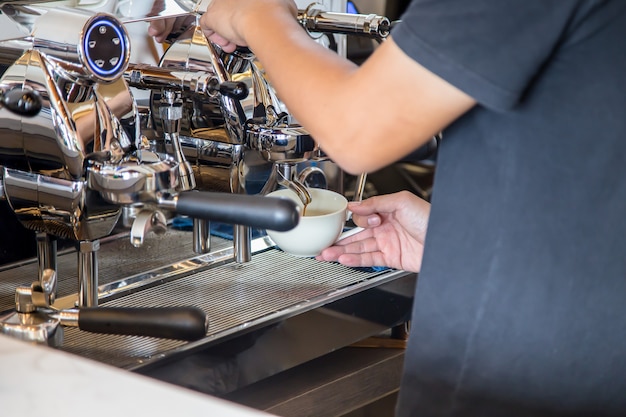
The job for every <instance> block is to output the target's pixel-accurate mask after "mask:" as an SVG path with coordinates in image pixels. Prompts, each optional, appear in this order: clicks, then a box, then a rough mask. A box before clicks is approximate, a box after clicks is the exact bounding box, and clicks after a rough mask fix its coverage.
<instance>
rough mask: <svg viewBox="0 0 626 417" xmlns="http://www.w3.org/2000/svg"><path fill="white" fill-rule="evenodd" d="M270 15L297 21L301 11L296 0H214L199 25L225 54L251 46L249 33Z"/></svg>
mask: <svg viewBox="0 0 626 417" xmlns="http://www.w3.org/2000/svg"><path fill="white" fill-rule="evenodd" d="M268 13H272V14H282V15H283V16H285V17H286V18H288V19H292V20H295V18H296V16H297V13H298V8H297V6H296V4H295V3H294V1H293V0H265V1H262V2H261V1H258V0H238V1H232V0H212V1H211V2H210V3H209V6H208V7H207V10H206V13H204V14H203V15H202V17H201V18H200V26H201V27H202V30H203V31H204V33H205V35H206V36H207V37H208V38H209V40H210V41H212V42H213V43H216V44H217V45H219V46H220V47H221V48H222V50H223V51H224V52H233V51H234V50H235V48H236V47H237V46H238V45H239V46H248V42H247V40H246V39H247V36H252V35H250V34H249V32H250V30H251V29H252V30H254V27H255V26H256V25H259V24H263V16H264V15H267V14H268ZM277 30H278V28H277Z"/></svg>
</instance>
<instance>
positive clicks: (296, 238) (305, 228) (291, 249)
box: [267, 188, 348, 257]
mask: <svg viewBox="0 0 626 417" xmlns="http://www.w3.org/2000/svg"><path fill="white" fill-rule="evenodd" d="M308 191H309V192H310V194H311V202H310V203H309V204H307V206H306V208H305V207H304V204H302V201H301V200H300V199H299V198H298V196H297V195H296V193H294V192H293V191H291V190H289V189H281V190H277V191H274V192H271V193H269V194H268V195H267V196H268V197H279V198H288V199H290V200H293V201H295V202H296V203H297V204H298V207H299V208H300V215H301V217H300V221H299V223H298V225H297V226H296V227H295V228H293V229H291V230H288V231H286V232H276V231H273V230H268V231H267V234H268V236H269V237H270V238H271V239H272V241H274V243H276V246H278V247H279V248H280V249H281V250H283V251H284V252H287V253H289V254H291V255H294V256H298V257H312V256H317V255H319V254H320V252H322V250H324V249H326V248H327V247H329V246H331V245H332V244H333V243H335V241H336V240H337V238H338V237H339V235H341V232H342V231H343V227H344V225H345V222H346V213H347V207H348V200H347V199H346V198H345V197H344V196H342V195H341V194H339V193H336V192H334V191H331V190H324V189H321V188H309V189H308Z"/></svg>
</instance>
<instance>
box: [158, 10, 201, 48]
mask: <svg viewBox="0 0 626 417" xmlns="http://www.w3.org/2000/svg"><path fill="white" fill-rule="evenodd" d="M194 19H195V18H194V17H193V16H180V17H172V18H164V19H158V20H151V21H150V26H149V27H148V35H150V36H152V37H153V38H154V40H155V41H157V42H164V41H165V40H166V39H167V37H168V36H169V34H170V33H172V32H178V31H181V29H183V28H188V27H189V25H190V24H192V23H193V21H194Z"/></svg>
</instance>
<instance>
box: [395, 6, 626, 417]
mask: <svg viewBox="0 0 626 417" xmlns="http://www.w3.org/2000/svg"><path fill="white" fill-rule="evenodd" d="M392 36H393V38H394V40H395V42H396V43H397V44H398V45H399V46H400V47H401V48H402V49H403V50H404V51H405V52H406V53H407V54H408V55H409V56H411V57H413V58H414V59H415V60H416V61H418V62H419V63H420V64H421V65H423V66H425V67H426V68H428V69H429V70H431V71H432V72H434V73H436V74H438V75H439V76H441V77H442V78H444V79H446V80H447V81H448V82H450V83H451V84H453V85H455V86H457V87H458V88H460V89H461V90H463V91H465V92H466V93H468V94H470V95H471V96H472V97H474V98H475V99H476V100H477V101H478V103H479V105H478V106H477V107H476V108H474V109H473V110H471V111H470V112H469V113H467V114H466V115H464V116H463V117H462V118H461V119H459V120H458V121H457V122H455V123H454V124H453V125H452V126H450V127H449V128H447V129H446V130H445V131H444V139H443V141H442V144H441V147H440V150H439V155H438V163H437V172H436V176H435V186H434V192H433V199H432V213H431V218H430V221H429V229H428V236H427V240H426V250H425V254H424V262H423V267H422V272H421V273H420V276H419V279H418V285H417V291H416V297H415V305H414V313H413V318H412V329H411V340H410V341H409V346H408V349H407V356H406V363H405V372H404V378H403V382H402V387H401V390H400V399H399V403H398V415H399V416H402V417H405V416H412V417H413V416H415V417H421V416H476V417H483V416H507V417H516V416H531V415H533V416H538V415H540V416H547V415H580V416H603V415H606V416H608V415H621V416H626V1H623V0H616V1H583V0H477V1H470V0H417V1H413V2H412V4H411V5H410V6H409V9H408V10H407V12H406V13H405V14H404V15H403V16H402V23H400V24H399V25H398V26H396V28H395V29H394V31H393V32H392Z"/></svg>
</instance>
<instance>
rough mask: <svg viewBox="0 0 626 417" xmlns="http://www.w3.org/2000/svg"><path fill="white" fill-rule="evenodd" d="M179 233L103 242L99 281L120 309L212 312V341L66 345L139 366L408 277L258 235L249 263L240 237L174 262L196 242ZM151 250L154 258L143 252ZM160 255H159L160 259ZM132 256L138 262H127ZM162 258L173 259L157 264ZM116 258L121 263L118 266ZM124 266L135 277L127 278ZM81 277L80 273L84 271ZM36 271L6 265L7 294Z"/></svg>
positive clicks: (67, 338) (76, 340)
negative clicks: (239, 256) (136, 244)
mask: <svg viewBox="0 0 626 417" xmlns="http://www.w3.org/2000/svg"><path fill="white" fill-rule="evenodd" d="M168 233H169V232H168ZM179 234H180V232H177V234H175V235H174V236H172V235H169V236H165V237H160V238H159V241H160V242H161V243H158V244H156V245H157V246H158V251H154V247H153V248H152V250H146V249H142V248H139V249H135V248H132V249H129V248H127V247H126V245H127V244H126V243H123V242H121V241H119V240H112V241H110V242H106V243H103V247H102V250H101V253H100V254H99V263H100V270H101V272H100V277H101V282H102V278H103V277H105V280H106V281H109V282H107V283H104V284H102V285H101V286H100V287H99V293H100V303H99V304H100V305H101V306H115V307H169V306H196V307H199V308H201V309H203V310H204V311H205V312H206V313H207V315H208V317H209V331H208V333H207V335H206V337H205V338H204V339H201V340H199V341H194V342H185V341H174V340H164V339H156V338H148V337H137V336H117V335H100V334H94V333H88V332H84V331H81V330H78V329H77V328H65V329H64V330H65V331H64V339H63V344H62V345H61V346H59V347H58V348H59V349H61V350H64V351H67V352H71V353H74V354H77V355H80V356H83V357H86V358H90V359H93V360H96V361H99V362H103V363H107V364H110V365H113V366H116V367H119V368H124V369H129V370H137V369H140V368H142V367H145V366H146V365H149V364H150V365H154V364H155V363H158V362H160V361H162V360H164V359H168V361H169V360H171V359H175V358H177V357H184V356H186V355H188V354H189V353H191V352H195V351H198V350H200V349H204V348H205V347H209V346H211V345H215V344H217V343H219V342H221V341H225V340H228V339H232V338H234V337H236V336H238V335H241V334H245V333H248V332H251V331H253V330H255V329H260V328H262V327H264V326H269V325H271V324H273V323H278V322H281V321H284V320H286V319H288V318H290V317H294V316H297V315H300V314H302V313H304V312H307V311H311V310H315V309H317V308H319V307H322V306H324V305H327V304H331V303H333V302H336V301H338V300H341V299H344V298H347V297H349V296H351V295H354V294H357V293H360V292H362V291H365V290H367V289H371V288H374V287H378V286H380V285H382V284H385V283H389V282H392V281H394V280H396V279H397V278H399V277H403V276H406V275H408V274H407V273H405V272H403V271H395V270H383V271H378V270H373V269H354V268H348V267H345V266H342V265H338V264H333V263H328V262H319V261H316V260H315V259H312V258H294V257H292V256H290V255H288V254H286V253H284V252H282V251H280V250H277V249H275V248H273V247H272V242H271V241H270V240H269V238H267V237H263V238H259V239H255V240H254V241H253V255H252V261H251V262H249V263H245V264H237V263H235V262H234V261H233V248H232V242H231V241H228V240H222V239H213V240H217V241H218V243H217V244H214V245H213V248H214V250H213V251H212V252H211V253H210V254H206V255H200V256H195V257H185V259H183V260H181V261H176V262H171V259H173V257H175V255H172V254H178V257H181V256H183V255H185V254H187V253H188V248H187V247H185V246H179V245H176V244H174V243H175V240H176V239H181V242H182V241H184V242H187V241H189V242H190V241H191V235H190V233H183V234H182V236H179ZM166 243H167V244H166ZM146 251H147V252H148V253H147V254H146V255H148V254H150V257H149V258H147V257H144V256H143V254H142V252H146ZM155 253H156V254H157V255H158V256H156V257H155ZM129 254H131V255H129ZM128 256H132V257H133V259H134V260H135V261H134V262H131V261H130V260H128V261H124V259H125V258H126V257H128ZM68 259H69V260H68ZM70 260H74V262H71V261H70ZM146 260H147V261H146ZM159 260H161V261H163V260H167V261H170V262H169V263H167V264H165V265H163V263H162V262H161V266H158V265H155V264H156V263H157V262H159ZM75 261H76V255H75V253H74V254H71V253H70V254H64V255H62V256H59V264H60V265H61V264H62V265H63V267H62V268H61V267H60V268H59V269H60V270H61V269H64V270H65V269H67V272H66V274H64V277H65V276H66V275H72V272H71V269H72V268H71V267H70V265H71V264H72V263H73V264H74V265H75ZM65 263H67V264H68V265H65ZM111 263H115V265H116V267H115V268H114V267H113V266H110V265H109V264H111ZM125 265H126V267H125ZM134 265H138V269H139V271H136V270H133V266H134ZM105 266H108V268H107V267H105ZM74 269H75V266H74ZM107 269H108V270H115V274H118V275H117V276H116V278H117V280H112V279H111V278H110V277H108V278H107V275H106V272H105V271H107ZM122 271H123V272H125V273H126V274H127V275H126V276H120V275H119V274H121V273H122ZM33 274H35V275H33ZM73 275H74V277H75V276H76V273H75V272H74V274H73ZM33 277H36V264H35V263H34V262H31V263H26V264H24V265H14V266H13V267H10V268H5V269H3V270H2V271H0V285H2V287H0V290H1V294H0V296H2V297H3V298H5V299H6V298H7V297H9V296H12V294H13V293H14V291H15V281H17V282H18V283H20V284H21V283H24V282H29V281H30V282H32V281H33V280H34V278H33ZM67 278H69V279H64V280H63V282H64V284H63V285H62V287H64V288H65V287H67V286H68V285H69V284H68V283H67V282H66V281H70V282H71V283H76V282H77V280H76V278H72V277H67ZM7 281H8V282H7ZM74 285H76V284H74ZM9 288H10V289H9ZM65 292H67V290H65ZM64 298H65V299H66V300H71V301H72V302H73V301H74V300H76V296H75V294H69V295H66V297H64ZM0 299H1V298H0ZM62 300H63V298H61V301H62ZM10 307H12V306H11V305H10V306H9V308H10ZM62 307H69V306H68V305H64V306H62Z"/></svg>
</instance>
